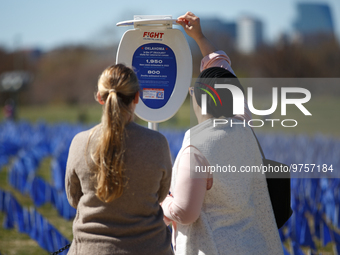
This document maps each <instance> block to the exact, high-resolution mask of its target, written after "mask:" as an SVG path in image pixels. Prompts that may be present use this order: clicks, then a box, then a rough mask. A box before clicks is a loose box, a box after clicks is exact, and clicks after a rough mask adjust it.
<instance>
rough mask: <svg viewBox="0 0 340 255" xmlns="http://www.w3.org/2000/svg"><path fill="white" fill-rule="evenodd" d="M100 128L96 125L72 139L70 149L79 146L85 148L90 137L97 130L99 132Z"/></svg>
mask: <svg viewBox="0 0 340 255" xmlns="http://www.w3.org/2000/svg"><path fill="white" fill-rule="evenodd" d="M98 127H99V125H96V126H94V127H92V128H90V129H87V130H84V131H81V132H79V133H77V134H76V135H75V136H74V137H73V139H72V142H71V146H70V149H72V148H74V147H78V146H84V144H86V143H87V142H88V139H89V137H90V135H92V134H95V132H96V130H98Z"/></svg>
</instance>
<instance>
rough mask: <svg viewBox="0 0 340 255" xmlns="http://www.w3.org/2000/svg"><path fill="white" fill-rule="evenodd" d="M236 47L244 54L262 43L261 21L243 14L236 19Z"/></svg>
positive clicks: (252, 50)
mask: <svg viewBox="0 0 340 255" xmlns="http://www.w3.org/2000/svg"><path fill="white" fill-rule="evenodd" d="M236 41H237V49H238V50H239V51H240V52H241V53H244V54H249V53H252V52H254V51H255V50H256V49H257V47H258V46H260V45H261V44H262V43H263V23H262V21H260V20H259V19H256V18H253V17H249V16H243V17H241V18H239V19H238V21H237V40H236Z"/></svg>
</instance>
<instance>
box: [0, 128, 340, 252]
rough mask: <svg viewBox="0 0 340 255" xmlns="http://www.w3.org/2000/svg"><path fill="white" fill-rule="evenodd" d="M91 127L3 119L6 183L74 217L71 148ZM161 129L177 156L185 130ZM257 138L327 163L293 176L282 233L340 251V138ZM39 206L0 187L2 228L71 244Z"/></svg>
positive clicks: (0, 146)
mask: <svg viewBox="0 0 340 255" xmlns="http://www.w3.org/2000/svg"><path fill="white" fill-rule="evenodd" d="M88 128H89V126H84V125H76V124H67V123H60V124H53V125H50V124H46V123H36V124H30V123H27V122H17V123H14V122H2V123H0V171H1V169H2V168H3V167H4V166H9V171H8V176H7V177H8V180H7V182H8V183H9V184H10V185H11V186H12V187H13V188H14V189H16V190H17V191H19V192H20V193H22V194H26V195H29V196H30V198H31V200H32V201H33V203H34V205H35V208H38V207H40V206H42V205H44V204H46V203H49V204H51V205H52V206H53V207H54V208H55V209H56V210H57V211H58V213H59V215H60V217H63V218H64V219H67V220H70V219H72V218H73V217H74V216H75V213H76V210H75V209H74V208H72V207H71V206H70V205H69V203H68V201H67V198H66V194H65V188H64V177H65V170H66V161H67V156H68V149H69V146H70V143H71V141H72V138H73V137H74V135H75V134H77V133H78V132H80V131H82V130H84V129H88ZM160 132H161V133H163V134H164V135H165V136H166V138H167V139H168V142H169V145H170V150H171V154H172V157H173V159H174V158H175V157H176V155H177V153H178V151H179V149H180V147H181V143H182V139H183V136H184V131H183V130H161V131H160ZM258 138H259V140H260V142H261V145H262V148H263V150H264V152H265V154H266V156H267V158H270V159H273V160H277V161H280V162H283V163H286V164H296V163H298V164H309V163H311V162H313V163H314V164H316V165H317V164H321V165H322V164H327V165H328V166H329V165H332V169H333V172H332V174H331V175H329V176H328V175H324V176H323V177H325V178H296V179H295V178H294V179H292V180H291V188H292V201H291V203H292V208H293V211H294V213H293V215H292V217H291V219H290V220H289V221H288V222H287V223H286V224H285V226H283V227H282V228H281V229H280V231H279V232H280V237H281V240H282V242H283V244H284V246H283V248H284V252H285V254H294V255H300V254H321V252H320V251H323V250H324V247H325V246H327V247H328V251H327V252H328V253H327V252H326V253H324V254H340V179H338V178H329V177H334V176H335V175H334V172H336V171H339V169H340V167H339V166H340V156H339V155H340V140H339V139H337V138H332V137H327V136H322V135H315V136H305V135H286V134H261V133H259V134H258ZM46 157H49V158H52V160H51V163H50V171H51V181H46V180H45V179H43V178H41V177H39V176H38V175H37V171H38V169H39V166H40V164H41V162H42V161H43V160H44V159H45V158H46ZM311 177H312V176H311ZM326 177H328V178H326ZM35 208H26V207H24V206H22V205H20V203H19V202H18V201H17V199H16V198H15V197H14V196H13V194H11V193H10V192H9V191H7V190H4V189H2V187H0V212H1V213H3V214H4V215H5V218H4V222H3V223H2V228H5V229H11V228H16V229H17V231H18V232H21V233H26V234H27V235H29V236H30V238H31V239H33V240H35V241H36V242H37V243H38V244H39V246H41V247H42V248H43V249H45V250H46V251H48V252H53V251H56V250H58V249H60V248H62V247H63V246H65V245H66V244H68V243H69V242H71V240H67V239H66V238H65V237H63V236H62V235H61V234H60V233H59V231H58V229H57V227H55V226H52V225H51V224H50V223H49V222H48V220H47V219H45V218H44V217H43V216H42V215H41V214H39V213H38V212H37V211H36V210H35ZM70 231H71V229H70ZM329 247H330V248H329ZM0 253H1V247H0ZM61 254H66V252H64V253H61Z"/></svg>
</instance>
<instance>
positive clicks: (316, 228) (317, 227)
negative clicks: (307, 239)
mask: <svg viewBox="0 0 340 255" xmlns="http://www.w3.org/2000/svg"><path fill="white" fill-rule="evenodd" d="M321 223H322V220H321V214H320V212H319V211H316V212H315V214H314V231H315V236H316V237H317V238H318V239H319V240H320V239H321V230H320V229H321Z"/></svg>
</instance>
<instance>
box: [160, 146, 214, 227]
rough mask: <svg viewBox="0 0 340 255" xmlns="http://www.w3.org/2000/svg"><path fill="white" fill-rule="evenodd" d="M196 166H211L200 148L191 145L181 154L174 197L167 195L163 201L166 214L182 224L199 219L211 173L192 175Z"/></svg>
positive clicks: (170, 218)
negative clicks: (191, 172) (194, 176)
mask: <svg viewBox="0 0 340 255" xmlns="http://www.w3.org/2000/svg"><path fill="white" fill-rule="evenodd" d="M190 155H191V157H190ZM190 158H191V163H190ZM195 166H196V167H198V166H199V167H200V168H201V169H202V167H205V166H209V163H208V161H207V160H206V158H205V157H204V156H203V155H202V154H201V152H200V151H199V150H198V149H196V148H195V147H193V146H190V147H188V148H186V149H185V150H184V151H183V153H182V155H181V156H180V160H179V164H178V170H177V171H178V172H177V178H176V186H175V188H174V192H173V194H174V197H171V196H167V197H166V198H165V200H164V201H163V203H162V208H163V212H164V216H166V217H167V218H168V219H169V220H171V221H175V222H178V223H180V224H182V225H186V224H191V223H193V222H195V221H196V220H197V219H198V217H199V215H200V213H201V207H202V204H203V200H204V196H205V192H206V189H207V178H208V175H209V173H199V176H196V178H193V176H191V177H190V171H195Z"/></svg>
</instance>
